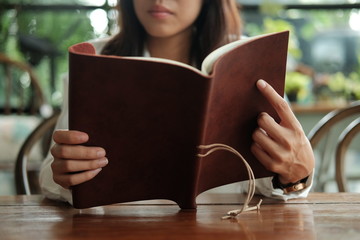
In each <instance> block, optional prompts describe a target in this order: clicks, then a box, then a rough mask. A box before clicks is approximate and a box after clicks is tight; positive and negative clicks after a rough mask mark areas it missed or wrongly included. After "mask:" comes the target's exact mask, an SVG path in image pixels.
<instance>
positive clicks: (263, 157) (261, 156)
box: [251, 143, 279, 173]
mask: <svg viewBox="0 0 360 240" xmlns="http://www.w3.org/2000/svg"><path fill="white" fill-rule="evenodd" d="M251 152H252V153H253V154H254V156H255V157H256V159H258V160H259V162H260V163H261V164H262V165H263V166H264V167H265V168H266V169H267V170H268V171H271V172H274V173H277V172H278V171H279V169H278V168H277V165H276V164H274V161H273V160H272V158H271V157H270V156H269V154H268V153H267V152H266V151H264V149H262V148H261V147H260V146H259V145H258V144H257V143H253V144H252V145H251Z"/></svg>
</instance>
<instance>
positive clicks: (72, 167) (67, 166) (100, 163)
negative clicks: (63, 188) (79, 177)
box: [51, 158, 109, 174]
mask: <svg viewBox="0 0 360 240" xmlns="http://www.w3.org/2000/svg"><path fill="white" fill-rule="evenodd" d="M108 162H109V161H108V159H107V158H100V159H95V160H89V161H83V160H63V159H55V160H54V161H53V162H52V164H51V168H52V170H53V172H54V174H57V173H58V174H64V173H74V172H82V171H88V170H95V169H98V168H103V167H105V166H106V165H107V164H108Z"/></svg>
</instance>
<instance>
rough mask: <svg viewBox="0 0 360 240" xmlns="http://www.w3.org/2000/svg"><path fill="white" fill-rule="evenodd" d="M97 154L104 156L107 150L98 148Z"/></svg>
mask: <svg viewBox="0 0 360 240" xmlns="http://www.w3.org/2000/svg"><path fill="white" fill-rule="evenodd" d="M96 155H97V156H98V157H104V156H105V151H104V150H98V151H97V152H96Z"/></svg>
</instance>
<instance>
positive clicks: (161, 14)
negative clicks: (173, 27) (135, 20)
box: [149, 5, 174, 19]
mask: <svg viewBox="0 0 360 240" xmlns="http://www.w3.org/2000/svg"><path fill="white" fill-rule="evenodd" d="M149 13H150V15H151V16H152V17H154V18H157V19H164V18H167V17H168V16H170V15H173V14H174V13H173V12H171V11H170V10H169V9H167V8H166V7H164V6H161V5H156V6H154V7H153V8H152V9H151V10H149Z"/></svg>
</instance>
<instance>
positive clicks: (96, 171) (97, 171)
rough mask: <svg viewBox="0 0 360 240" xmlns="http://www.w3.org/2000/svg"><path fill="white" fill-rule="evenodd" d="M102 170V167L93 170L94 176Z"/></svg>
mask: <svg viewBox="0 0 360 240" xmlns="http://www.w3.org/2000/svg"><path fill="white" fill-rule="evenodd" d="M101 170H102V168H98V169H95V170H92V172H93V173H94V176H95V175H97V174H98V173H99V172H100V171H101Z"/></svg>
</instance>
